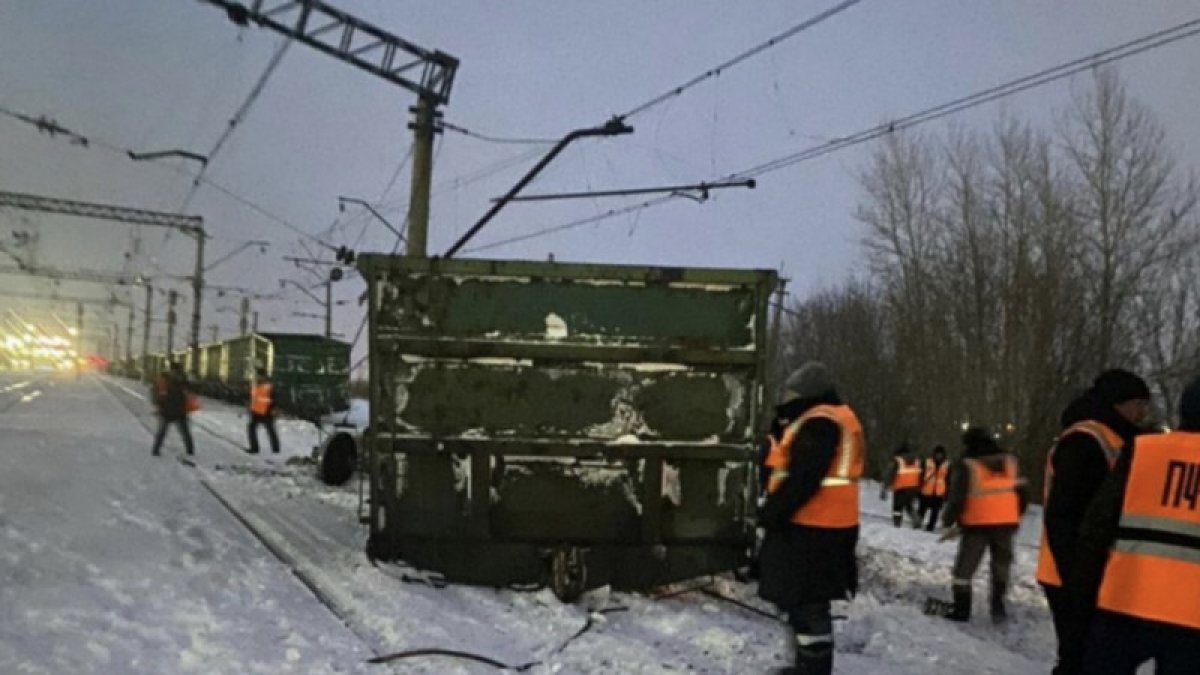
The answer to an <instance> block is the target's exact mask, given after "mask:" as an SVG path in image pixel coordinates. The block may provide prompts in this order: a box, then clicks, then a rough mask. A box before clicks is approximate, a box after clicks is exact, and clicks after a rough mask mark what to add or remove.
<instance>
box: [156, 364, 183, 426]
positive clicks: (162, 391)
mask: <svg viewBox="0 0 1200 675" xmlns="http://www.w3.org/2000/svg"><path fill="white" fill-rule="evenodd" d="M162 378H163V380H162V381H160V382H158V383H155V387H154V405H155V407H156V408H158V414H159V415H161V416H162V417H163V418H165V419H167V420H168V421H173V420H181V419H184V418H185V417H187V396H188V386H187V376H186V375H184V374H183V373H167V374H166V375H163V376H162Z"/></svg>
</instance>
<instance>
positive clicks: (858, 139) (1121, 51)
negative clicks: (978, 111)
mask: <svg viewBox="0 0 1200 675" xmlns="http://www.w3.org/2000/svg"><path fill="white" fill-rule="evenodd" d="M1198 34H1200V18H1197V19H1192V20H1191V21H1186V22H1184V23H1181V24H1177V25H1175V26H1173V27H1171V28H1167V29H1164V30H1160V31H1156V32H1154V33H1150V34H1148V35H1144V36H1142V37H1139V38H1135V39H1133V40H1130V41H1128V42H1124V43H1122V44H1120V45H1117V46H1115V47H1109V48H1107V49H1102V50H1100V51H1098V52H1094V53H1092V54H1089V55H1087V56H1084V57H1081V58H1077V59H1074V60H1072V61H1068V62H1065V63H1062V64H1059V65H1057V66H1053V67H1050V68H1046V69H1043V70H1040V71H1038V72H1036V73H1033V74H1031V75H1026V76H1023V77H1019V78H1016V79H1014V80H1009V81H1008V82H1005V83H1003V84H999V85H995V86H993V87H988V88H987V89H983V90H981V91H978V92H975V93H973V94H969V95H967V96H961V97H959V98H956V99H952V100H950V101H947V102H945V103H941V104H938V105H935V106H932V107H930V108H926V109H924V110H922V111H920V112H917V113H913V114H910V115H906V116H904V117H901V118H899V119H896V120H893V121H891V122H886V123H883V124H879V125H876V126H873V127H870V128H868V129H864V130H862V131H859V132H856V133H853V134H850V135H848V136H843V137H841V138H835V139H833V140H831V141H828V142H825V143H821V144H819V145H815V146H811V147H808V148H805V149H803V150H800V151H798V152H794V153H790V154H788V155H784V156H783V157H779V158H777V159H773V160H770V161H768V162H763V163H761V164H758V165H755V166H752V167H750V168H748V169H745V170H742V171H738V172H736V173H730V174H727V175H725V176H723V177H722V178H721V180H730V179H737V178H752V177H756V176H761V175H764V174H767V173H771V172H774V171H779V170H781V169H784V168H787V167H790V166H793V165H795V164H799V163H801V162H806V161H810V160H813V159H817V158H819V157H824V156H825V155H828V154H832V153H834V152H838V151H840V150H845V149H846V148H850V147H853V146H855V145H860V144H862V143H866V142H869V141H872V140H875V139H877V138H880V137H882V136H886V135H888V134H891V133H894V132H896V131H900V130H903V129H908V128H912V127H916V126H918V125H921V124H926V123H928V122H932V121H934V120H938V119H941V118H943V117H948V116H950V115H954V114H956V113H960V112H963V111H965V110H969V109H971V108H975V107H978V106H981V105H984V104H986V103H991V102H993V101H997V100H999V99H1002V98H1006V97H1008V96H1013V95H1015V94H1019V93H1021V92H1024V91H1027V90H1029V89H1033V88H1035V87H1040V86H1043V85H1046V84H1050V83H1052V82H1056V81H1058V80H1061V79H1065V78H1067V77H1071V76H1072V75H1076V74H1078V73H1080V72H1083V71H1085V70H1091V69H1093V68H1097V67H1099V66H1103V65H1107V64H1109V63H1114V62H1116V61H1120V60H1122V59H1126V58H1129V57H1131V56H1136V55H1138V54H1141V53H1144V52H1147V51H1150V50H1151V49H1157V48H1159V47H1164V46H1166V45H1169V44H1171V43H1174V42H1177V41H1179V40H1183V39H1186V38H1189V37H1193V36H1195V35H1198ZM675 198H676V197H675V196H673V195H672V196H667V197H662V198H659V199H653V200H650V201H646V202H642V203H640V204H635V205H632V206H629V207H625V208H622V209H614V210H612V211H608V212H605V213H601V214H597V215H595V216H591V217H589V218H584V219H582V220H577V221H573V222H570V223H566V224H564V225H557V226H554V227H549V228H546V229H544V230H537V231H535V232H530V233H528V234H525V235H521V236H518V237H512V238H510V239H505V240H502V241H499V242H494V243H491V244H486V245H484V246H477V247H475V248H473V249H469V251H467V252H474V251H482V250H486V249H491V248H498V247H499V246H502V245H505V244H511V243H516V242H520V241H526V240H529V239H534V238H536V237H541V236H545V235H549V234H555V233H558V232H562V231H564V230H568V229H572V228H574V227H579V226H581V225H586V224H589V223H594V222H598V221H600V220H606V219H609V218H614V217H616V216H620V215H624V214H626V213H631V212H633V211H638V210H642V209H647V208H651V207H654V206H658V205H659V204H663V203H665V202H667V201H670V200H672V199H675Z"/></svg>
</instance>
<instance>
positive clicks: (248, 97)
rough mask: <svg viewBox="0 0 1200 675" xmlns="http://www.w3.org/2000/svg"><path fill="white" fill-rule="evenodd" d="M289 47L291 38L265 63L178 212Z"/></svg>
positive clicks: (265, 84) (197, 185)
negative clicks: (265, 65)
mask: <svg viewBox="0 0 1200 675" xmlns="http://www.w3.org/2000/svg"><path fill="white" fill-rule="evenodd" d="M291 45H292V39H291V38H288V39H286V40H284V41H283V44H281V45H279V49H277V50H275V53H274V54H273V55H272V56H271V60H270V61H268V62H267V67H266V68H265V69H264V70H263V72H262V74H261V75H259V77H258V80H257V81H256V82H255V83H254V86H253V87H252V88H251V89H250V93H249V94H247V95H246V99H245V100H244V101H242V104H241V105H240V106H238V109H237V111H235V112H234V113H233V117H230V118H229V123H228V124H227V125H226V126H225V130H224V131H223V132H221V135H220V137H218V138H217V140H216V142H215V143H213V146H212V148H211V149H210V150H209V151H208V154H207V155H206V157H207V161H206V162H205V163H204V164H202V165H201V167H200V171H198V172H197V173H196V177H195V179H194V180H193V181H192V188H191V190H189V191H188V194H187V196H186V197H185V198H184V200H183V205H182V206H180V207H179V210H180V211H183V210H184V209H186V208H187V207H188V205H189V204H191V202H192V198H193V197H195V196H196V191H197V190H198V189H199V188H200V185H201V183H202V181H201V179H202V178H203V177H204V173H205V171H207V170H208V166H209V164H211V163H212V162H213V160H215V159H216V158H217V154H218V153H219V152H221V148H223V147H225V143H226V142H228V141H229V138H230V137H231V136H233V132H234V131H236V130H237V127H238V125H239V124H241V123H242V121H243V120H245V119H246V115H248V114H249V113H250V109H251V108H253V107H254V103H255V102H256V101H258V97H259V96H261V95H262V92H263V89H265V88H266V86H267V82H269V81H270V79H271V76H272V75H273V74H275V69H276V68H278V67H279V64H280V62H281V61H283V55H284V54H286V53H287V50H288V47H290V46H291Z"/></svg>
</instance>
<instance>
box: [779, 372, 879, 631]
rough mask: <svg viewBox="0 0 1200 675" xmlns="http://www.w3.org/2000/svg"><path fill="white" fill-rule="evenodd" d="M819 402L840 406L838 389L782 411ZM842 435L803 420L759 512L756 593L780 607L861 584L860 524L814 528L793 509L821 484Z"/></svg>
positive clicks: (799, 410) (791, 413)
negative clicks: (783, 472) (796, 519)
mask: <svg viewBox="0 0 1200 675" xmlns="http://www.w3.org/2000/svg"><path fill="white" fill-rule="evenodd" d="M820 404H829V405H840V404H841V400H840V399H839V398H838V397H837V395H836V394H830V395H827V396H825V397H823V398H820V399H802V400H799V401H796V402H793V403H792V404H791V405H790V406H789V409H788V410H786V411H784V412H785V413H786V414H787V416H788V417H789V418H790V419H795V418H796V417H799V416H800V415H801V414H803V413H804V412H805V411H807V410H808V409H809V408H812V407H813V406H816V405H820ZM840 437H841V433H840V431H839V429H838V426H837V425H836V424H834V423H833V422H832V421H830V420H828V419H822V418H818V419H813V420H810V421H808V422H805V423H804V426H802V427H801V428H800V429H799V431H798V432H797V434H796V437H795V441H794V444H793V446H792V448H791V463H790V464H789V465H788V477H787V479H785V480H784V481H783V483H782V484H781V485H780V486H779V488H778V489H777V490H776V491H775V492H773V493H771V494H770V495H768V496H767V498H766V502H765V503H764V505H763V508H762V510H761V511H760V513H759V524H760V525H761V526H762V527H763V528H764V529H765V530H766V535H765V537H764V539H763V544H762V549H761V551H760V552H759V567H760V574H761V578H760V580H759V589H758V593H759V595H760V596H762V597H763V598H764V599H766V600H769V601H771V602H773V603H775V604H776V605H778V606H780V607H783V608H788V607H794V606H796V605H800V604H804V603H808V602H818V601H823V600H840V599H845V598H847V597H849V596H852V595H853V594H854V593H855V592H856V591H857V589H858V565H857V561H856V560H855V557H854V548H855V546H856V545H857V543H858V527H847V528H832V529H830V528H816V527H806V526H803V525H797V524H795V523H793V522H791V517H792V514H793V513H795V512H796V510H797V509H799V508H800V507H801V506H803V505H804V504H805V503H806V502H807V501H808V500H809V499H812V497H813V495H815V494H816V493H817V490H819V489H820V488H821V480H822V479H823V478H824V477H825V475H826V473H827V472H828V471H829V465H830V463H831V462H832V461H833V458H834V455H835V453H836V451H837V447H838V443H839V442H840Z"/></svg>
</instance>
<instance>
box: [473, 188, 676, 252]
mask: <svg viewBox="0 0 1200 675" xmlns="http://www.w3.org/2000/svg"><path fill="white" fill-rule="evenodd" d="M675 198H676V196H675V195H666V196H665V197H658V198H655V199H650V200H647V201H644V202H640V203H637V204H631V205H629V206H624V207H621V208H617V209H609V210H608V211H605V212H604V213H598V214H596V215H594V216H588V217H587V218H580V219H579V220H573V221H571V222H569V223H564V224H562V225H555V226H554V227H548V228H546V229H544V230H537V231H534V232H530V233H528V234H522V235H518V236H515V237H509V238H508V239H501V240H500V241H496V242H492V243H490V244H484V245H482V246H475V247H472V248H468V249H464V250H463V253H476V252H478V251H486V250H488V249H493V248H499V247H501V246H506V245H508V244H515V243H517V242H520V241H526V240H528V239H536V238H538V237H543V236H546V235H548V234H555V233H558V232H563V231H565V230H572V229H575V228H577V227H583V226H584V225H589V224H591V223H596V222H599V221H601V220H607V219H609V218H615V217H617V216H620V215H624V214H626V213H633V212H634V211H640V210H642V209H648V208H650V207H652V206H658V205H659V204H665V203H667V202H669V201H671V200H673V199H675Z"/></svg>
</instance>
